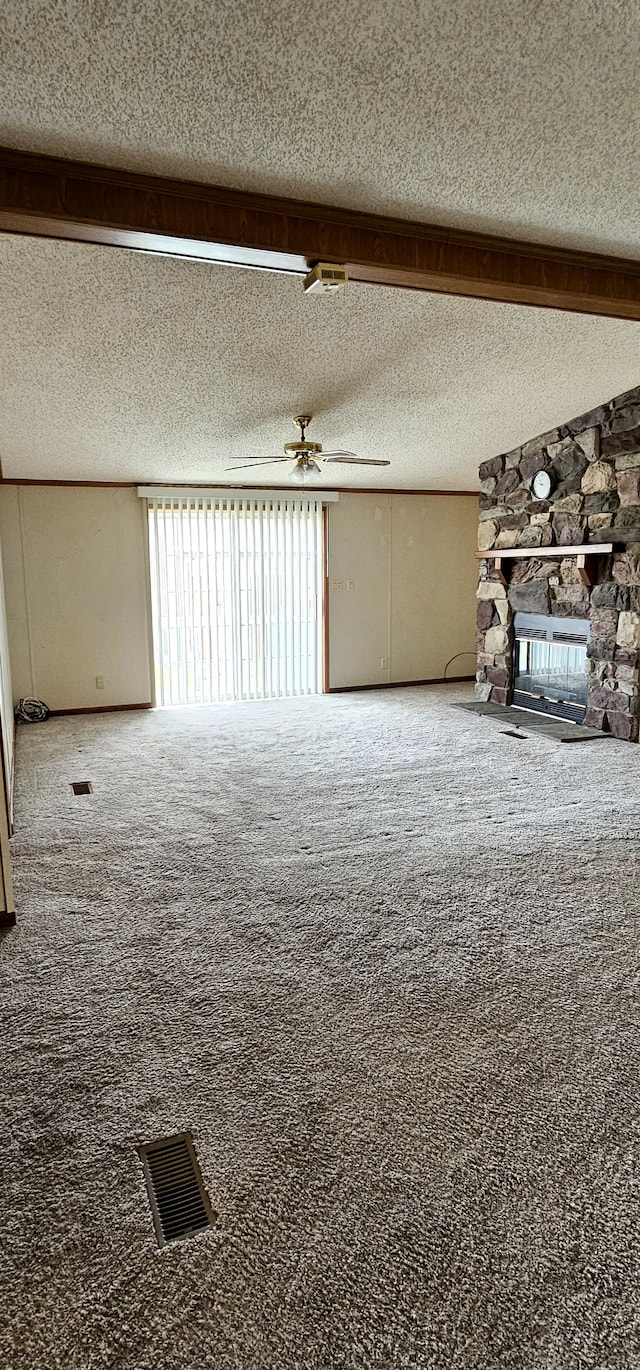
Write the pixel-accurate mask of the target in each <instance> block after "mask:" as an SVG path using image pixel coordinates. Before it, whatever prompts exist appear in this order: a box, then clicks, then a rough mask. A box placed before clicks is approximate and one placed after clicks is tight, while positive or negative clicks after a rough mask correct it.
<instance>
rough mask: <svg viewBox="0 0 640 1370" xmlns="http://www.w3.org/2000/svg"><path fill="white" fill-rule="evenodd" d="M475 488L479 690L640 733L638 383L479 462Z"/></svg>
mask: <svg viewBox="0 0 640 1370" xmlns="http://www.w3.org/2000/svg"><path fill="white" fill-rule="evenodd" d="M539 472H545V473H547V474H548V476H549V477H550V480H551V489H550V491H548V492H546V497H545V498H537V497H536V494H535V492H534V488H533V484H534V481H535V477H536V476H537V475H538V473H539ZM536 488H538V490H539V489H540V488H541V484H540V482H537V483H536ZM542 488H543V487H542ZM480 492H481V493H480V525H479V536H478V548H479V551H478V557H479V566H480V578H479V585H478V618H477V644H478V669H477V684H476V695H477V697H478V698H479V699H480V700H493V701H494V702H495V703H499V704H511V703H516V704H519V705H521V706H522V704H523V703H525V706H526V707H533V708H536V709H542V710H543V711H544V712H549V713H552V714H553V713H554V712H555V714H556V716H558V717H564V718H573V719H574V720H575V721H576V722H577V721H581V720H582V719H583V720H584V722H585V723H586V724H588V725H590V726H591V727H595V728H601V729H602V730H603V731H606V732H610V733H613V734H614V735H615V736H616V737H619V738H625V739H628V740H629V741H633V742H635V741H637V740H638V725H639V721H640V386H639V387H638V388H637V389H635V390H631V391H628V392H627V393H626V394H624V395H620V396H618V397H617V398H616V399H614V400H611V401H610V403H608V404H606V405H602V406H600V407H599V408H598V409H595V410H592V411H591V412H590V413H588V414H583V415H581V416H580V417H579V418H577V419H572V420H571V421H570V422H569V423H565V424H563V425H561V426H560V427H558V428H555V429H553V430H552V431H551V432H548V433H543V434H542V435H541V436H540V437H537V438H533V439H532V440H531V441H530V442H526V443H525V444H524V445H523V446H522V447H518V448H515V449H514V450H513V451H512V452H507V453H506V454H505V455H503V456H499V457H494V458H492V460H491V461H486V462H484V463H483V464H482V466H481V467H480ZM556 649H557V650H556ZM527 691H528V692H529V696H530V697H529V699H528V701H526V700H524V699H523V695H526V694H527Z"/></svg>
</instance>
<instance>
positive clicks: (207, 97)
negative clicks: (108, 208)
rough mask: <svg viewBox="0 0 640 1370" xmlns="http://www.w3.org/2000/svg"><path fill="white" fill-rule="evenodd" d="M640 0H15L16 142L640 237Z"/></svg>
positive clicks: (173, 169)
mask: <svg viewBox="0 0 640 1370" xmlns="http://www.w3.org/2000/svg"><path fill="white" fill-rule="evenodd" d="M639 58H640V24H639V23H638V3H637V0H607V2H606V3H602V0H563V3H562V4H558V3H557V0H535V3H533V0H429V2H427V0H394V3H393V4H390V3H389V0H349V3H345V2H344V0H317V3H316V4H314V5H308V4H306V3H305V4H302V3H301V0H270V3H269V4H265V3H264V0H215V3H214V4H212V3H211V0H135V3H124V0H5V4H4V5H3V7H2V28H1V32H0V109H2V110H4V112H5V113H4V117H2V118H0V140H1V141H3V142H5V143H8V144H10V145H12V146H16V147H21V148H25V149H30V150H33V151H37V152H49V153H54V154H58V155H62V156H69V157H76V158H85V159H88V160H91V161H94V162H96V161H97V162H105V163H108V164H110V165H114V166H122V167H126V168H131V169H133V170H139V171H150V172H159V173H165V174H168V175H172V176H178V177H192V178H196V179H202V180H209V181H213V182H218V183H220V184H225V185H230V186H236V187H241V188H245V189H254V190H259V191H272V192H275V193H280V194H290V195H293V196H297V197H302V198H311V199H317V200H319V201H321V202H324V203H329V204H344V205H347V206H350V207H353V208H361V209H367V210H376V211H379V212H387V213H398V214H402V215H405V216H413V217H416V218H423V219H427V220H433V221H436V222H442V223H446V224H455V225H461V226H467V227H477V228H481V229H489V230H494V231H496V232H505V233H511V234H513V235H514V236H516V237H517V236H520V237H525V238H529V239H531V240H535V239H537V238H539V239H543V240H546V241H549V242H556V243H565V244H575V245H578V246H580V245H582V246H596V247H601V248H602V249H608V250H611V251H619V252H622V253H626V254H629V255H634V254H635V253H637V252H638V251H639V250H640V197H639V196H638V184H639V182H640V102H639V100H638V83H637V72H638V60H639Z"/></svg>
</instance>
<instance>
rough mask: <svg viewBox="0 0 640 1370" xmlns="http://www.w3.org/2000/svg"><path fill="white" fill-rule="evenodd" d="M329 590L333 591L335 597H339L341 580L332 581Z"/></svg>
mask: <svg viewBox="0 0 640 1370" xmlns="http://www.w3.org/2000/svg"><path fill="white" fill-rule="evenodd" d="M331 589H332V590H333V591H334V593H335V594H336V595H339V594H340V591H341V590H342V581H341V580H334V582H333V584H332V586H331Z"/></svg>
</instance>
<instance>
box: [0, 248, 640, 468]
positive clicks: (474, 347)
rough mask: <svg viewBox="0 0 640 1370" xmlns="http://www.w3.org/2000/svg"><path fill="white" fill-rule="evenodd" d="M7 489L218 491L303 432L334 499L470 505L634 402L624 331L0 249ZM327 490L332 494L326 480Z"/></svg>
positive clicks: (630, 329) (136, 262)
mask: <svg viewBox="0 0 640 1370" xmlns="http://www.w3.org/2000/svg"><path fill="white" fill-rule="evenodd" d="M0 317H1V319H2V327H1V328H0V455H1V457H2V465H3V470H4V474H5V475H6V476H23V477H31V478H54V479H78V480H161V481H162V480H168V481H187V480H188V481H206V482H208V481H215V482H219V481H229V480H233V481H234V482H235V481H236V480H239V481H244V482H245V483H248V484H251V483H255V482H256V481H257V480H260V483H263V482H269V483H272V484H278V483H280V484H282V481H283V479H284V477H285V473H286V472H287V470H288V467H285V468H284V470H283V468H282V466H280V467H277V466H262V467H257V468H256V472H255V476H253V475H252V472H251V471H249V472H246V471H245V472H241V473H239V475H238V476H237V477H233V476H230V475H229V474H228V473H226V472H225V468H226V467H227V466H228V465H230V464H232V462H233V460H234V459H241V458H242V456H243V455H244V454H252V453H262V452H264V453H265V454H268V453H271V452H274V451H275V452H277V451H279V450H281V447H282V444H283V442H285V441H288V440H290V439H292V438H295V436H296V433H295V431H294V430H293V426H292V424H291V418H292V416H293V415H294V414H296V413H301V412H305V411H307V410H308V412H309V413H312V414H313V415H314V416H315V422H314V425H313V428H312V431H311V433H310V436H311V437H313V438H316V439H317V440H319V441H320V442H322V443H323V444H324V446H325V448H326V449H330V448H334V447H346V448H349V449H351V450H355V451H356V452H358V453H359V454H360V455H362V456H378V457H388V458H390V459H391V461H392V465H391V467H390V468H389V469H388V471H387V470H378V471H376V470H375V468H374V469H370V470H367V469H366V468H363V470H362V471H359V470H358V469H357V468H354V467H349V466H342V467H333V468H328V469H329V470H330V472H331V476H332V477H334V478H335V477H339V483H340V484H344V485H353V486H354V487H355V486H358V485H371V484H376V485H378V484H379V485H385V486H389V487H390V488H393V487H396V488H403V487H404V488H416V487H418V488H431V489H438V488H439V489H473V488H475V487H476V485H477V471H478V463H479V462H480V461H483V460H484V459H485V458H487V457H490V456H493V455H494V454H495V453H497V452H499V451H504V450H505V449H508V448H510V447H513V446H515V445H516V444H517V443H519V442H522V441H523V440H524V439H526V438H529V437H531V436H534V435H535V434H537V433H539V432H542V431H544V430H545V429H547V428H550V427H552V426H553V425H554V424H556V423H558V422H562V421H563V420H564V419H568V418H571V417H572V416H573V415H575V414H578V413H580V412H582V411H583V410H585V409H588V408H591V407H592V406H593V405H595V404H597V403H598V402H599V401H602V400H605V399H608V398H610V397H611V396H612V395H614V394H616V393H620V392H621V391H623V390H626V389H628V388H630V387H631V386H632V385H637V383H638V379H639V378H640V324H636V323H631V322H626V321H620V320H612V319H598V318H595V317H591V316H585V315H575V314H563V313H558V312H555V311H551V310H536V309H524V308H522V307H519V306H517V305H500V304H492V303H488V302H485V301H480V300H465V299H459V298H455V297H448V296H445V295H426V294H420V293H418V292H409V291H399V290H388V289H382V288H381V287H379V286H364V285H355V284H353V285H351V286H348V287H347V288H346V289H344V290H343V291H341V292H340V293H339V294H338V295H336V296H335V297H329V298H324V299H323V298H320V299H318V298H314V297H313V296H311V297H309V296H305V294H304V292H303V290H302V284H301V282H300V280H298V279H297V278H291V277H288V276H277V275H267V274H264V273H262V272H253V271H244V270H238V269H233V268H223V267H214V266H210V265H206V264H202V263H195V262H184V261H176V260H173V259H171V258H163V257H154V256H149V255H146V254H142V253H132V252H128V251H124V250H117V249H113V248H101V247H89V246H86V245H84V246H83V245H76V244H71V243H57V242H46V241H44V240H43V239H40V240H37V239H30V238H20V237H11V236H8V235H5V236H0ZM336 483H338V481H337V480H336Z"/></svg>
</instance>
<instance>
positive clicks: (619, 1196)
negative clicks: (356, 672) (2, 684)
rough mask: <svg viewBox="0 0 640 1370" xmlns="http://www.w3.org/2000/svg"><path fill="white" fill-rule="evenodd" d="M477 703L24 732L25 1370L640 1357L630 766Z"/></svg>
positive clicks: (5, 1295) (14, 1339)
mask: <svg viewBox="0 0 640 1370" xmlns="http://www.w3.org/2000/svg"><path fill="white" fill-rule="evenodd" d="M468 697H469V693H468V688H467V687H464V686H463V687H461V686H450V687H437V688H420V689H408V690H407V689H404V690H390V691H375V692H373V691H372V692H369V693H361V694H348V695H331V696H328V697H324V698H319V699H310V700H302V701H300V700H298V701H293V702H291V703H286V704H284V703H280V702H278V703H275V704H272V703H265V704H254V705H234V706H229V707H220V708H209V709H202V710H184V711H182V710H175V711H157V712H147V713H139V714H135V713H133V714H116V715H108V714H106V715H95V716H88V717H75V718H60V719H53V720H50V721H49V722H47V723H46V724H37V725H33V726H23V727H21V728H20V729H19V733H18V789H17V799H16V834H15V837H14V839H13V849H14V859H15V883H16V892H17V901H18V910H19V926H18V928H17V929H16V930H14V931H11V932H8V933H6V934H5V935H4V936H3V938H2V943H1V946H0V980H1V994H2V999H1V1002H2V1026H1V1028H0V1044H1V1047H0V1111H1V1113H2V1118H3V1138H4V1140H3V1144H2V1156H1V1169H2V1181H3V1191H4V1192H3V1199H2V1208H1V1215H2V1216H1V1221H2V1257H1V1265H0V1289H1V1291H2V1292H1V1295H0V1363H1V1364H2V1366H3V1367H5V1366H6V1367H7V1370H9V1367H10V1370H57V1368H58V1367H60V1368H62V1367H64V1370H94V1367H113V1370H187V1368H188V1370H191V1368H192V1367H193V1370H196V1367H198V1368H200V1367H207V1370H208V1368H209V1367H211V1370H214V1367H215V1370H373V1368H374V1367H383V1368H384V1370H399V1368H400V1367H403V1368H405V1367H406V1368H407V1370H498V1367H500V1368H501V1370H502V1367H506V1368H508V1370H584V1368H585V1367H593V1370H631V1368H632V1367H640V1303H639V1298H638V1291H639V1276H640V1269H639V1265H640V1258H639V1251H640V1203H639V1200H640V1180H639V1171H638V1149H637V1148H638V1138H639V1130H640V1094H639V1089H638V1080H639V1078H640V1034H639V1031H638V1029H639V1020H640V1011H639V998H640V964H639V959H638V899H639V888H640V886H639V880H638V875H639V869H638V838H639V834H640V821H639V820H640V748H638V747H634V746H632V745H630V744H627V743H623V742H616V741H614V740H611V741H609V742H607V743H606V745H603V744H601V745H598V746H597V747H596V746H593V747H589V746H584V747H561V746H558V744H557V743H556V742H554V741H552V740H548V739H546V738H544V737H541V736H536V737H533V736H531V737H528V738H527V739H525V740H518V739H513V738H510V737H508V736H505V735H504V734H503V732H502V731H501V725H500V723H499V722H496V721H495V720H493V719H491V718H486V717H477V716H474V715H472V714H469V713H465V712H463V711H461V710H460V709H456V708H452V707H451V706H452V704H453V703H454V702H455V701H460V700H463V699H465V698H468ZM74 780H89V781H91V783H92V785H93V793H92V794H91V795H89V796H86V797H84V796H81V797H77V798H76V797H74V795H73V794H72V792H71V789H70V782H71V781H74ZM185 1129H190V1130H191V1131H192V1133H193V1138H194V1143H195V1147H196V1151H197V1155H198V1158H199V1161H200V1165H201V1168H202V1171H203V1175H204V1178H205V1182H206V1185H207V1189H208V1192H209V1195H210V1198H211V1202H212V1205H213V1209H214V1211H215V1214H216V1218H215V1223H214V1225H213V1227H211V1228H210V1229H208V1230H206V1231H204V1232H202V1233H201V1234H199V1235H198V1236H196V1237H193V1238H190V1239H188V1240H185V1241H182V1242H178V1243H175V1244H173V1245H170V1246H168V1247H165V1248H164V1249H162V1250H160V1249H159V1248H158V1246H157V1244H156V1241H155V1236H154V1230H153V1225H152V1220H151V1214H150V1211H149V1205H148V1200H147V1195H146V1190H145V1186H144V1180H143V1174H142V1167H141V1163H140V1160H139V1157H138V1154H137V1150H136V1148H137V1146H138V1145H139V1144H140V1143H143V1142H149V1141H153V1140H155V1139H156V1138H159V1137H162V1136H164V1135H167V1134H172V1133H176V1132H181V1131H183V1130H185Z"/></svg>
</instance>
